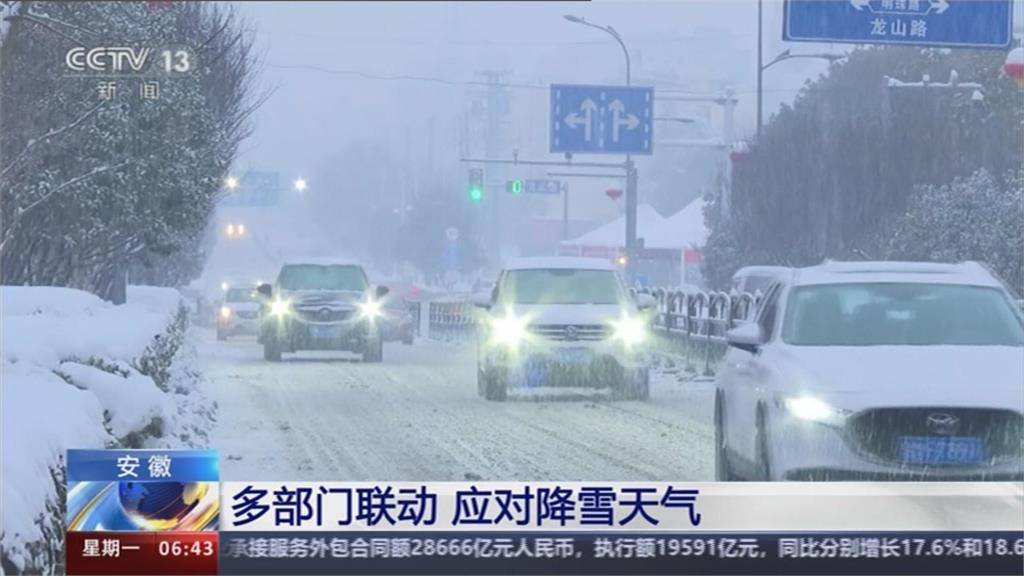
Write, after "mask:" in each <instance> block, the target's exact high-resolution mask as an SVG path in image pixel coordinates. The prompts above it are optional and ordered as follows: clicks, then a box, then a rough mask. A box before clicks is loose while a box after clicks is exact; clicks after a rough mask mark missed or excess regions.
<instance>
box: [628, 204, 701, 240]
mask: <svg viewBox="0 0 1024 576" xmlns="http://www.w3.org/2000/svg"><path fill="white" fill-rule="evenodd" d="M705 205H706V202H705V201H704V199H703V198H697V199H695V200H694V201H692V202H690V203H689V204H687V205H686V207H685V208H683V209H682V210H680V211H679V212H676V213H675V214H673V215H671V216H669V217H668V218H666V219H665V220H664V221H663V222H662V223H661V224H659V225H658V226H657V227H655V228H654V229H653V230H651V232H650V233H648V234H647V235H645V236H644V246H645V247H647V248H672V249H685V248H699V247H701V246H703V245H704V243H705V242H707V239H708V229H707V227H706V226H705V225H704V206H705Z"/></svg>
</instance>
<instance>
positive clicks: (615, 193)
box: [604, 188, 622, 200]
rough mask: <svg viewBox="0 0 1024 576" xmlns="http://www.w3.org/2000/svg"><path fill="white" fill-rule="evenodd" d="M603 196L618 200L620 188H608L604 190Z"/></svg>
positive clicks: (620, 192) (620, 193)
mask: <svg viewBox="0 0 1024 576" xmlns="http://www.w3.org/2000/svg"><path fill="white" fill-rule="evenodd" d="M604 193H605V196H608V197H609V198H611V199H612V200H618V199H619V197H621V196H622V188H609V189H607V190H605V191H604Z"/></svg>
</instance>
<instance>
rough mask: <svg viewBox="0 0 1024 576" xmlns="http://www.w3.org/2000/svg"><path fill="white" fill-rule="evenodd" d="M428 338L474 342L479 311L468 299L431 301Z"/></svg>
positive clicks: (428, 305)
mask: <svg viewBox="0 0 1024 576" xmlns="http://www.w3.org/2000/svg"><path fill="white" fill-rule="evenodd" d="M427 316H428V317H427V337H428V338H431V339H433V340H444V341H463V340H472V339H473V335H474V333H475V330H476V328H475V326H476V319H477V310H476V306H474V305H473V303H472V302H470V301H469V299H468V298H451V299H443V300H431V301H430V302H428V303H427Z"/></svg>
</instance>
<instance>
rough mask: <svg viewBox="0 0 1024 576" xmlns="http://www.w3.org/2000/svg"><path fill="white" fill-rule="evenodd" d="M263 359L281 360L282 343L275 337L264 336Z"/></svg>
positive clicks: (270, 360) (269, 360)
mask: <svg viewBox="0 0 1024 576" xmlns="http://www.w3.org/2000/svg"><path fill="white" fill-rule="evenodd" d="M263 359H264V360H267V361H268V362H280V361H281V344H280V343H279V342H278V341H277V340H276V339H274V338H264V340H263Z"/></svg>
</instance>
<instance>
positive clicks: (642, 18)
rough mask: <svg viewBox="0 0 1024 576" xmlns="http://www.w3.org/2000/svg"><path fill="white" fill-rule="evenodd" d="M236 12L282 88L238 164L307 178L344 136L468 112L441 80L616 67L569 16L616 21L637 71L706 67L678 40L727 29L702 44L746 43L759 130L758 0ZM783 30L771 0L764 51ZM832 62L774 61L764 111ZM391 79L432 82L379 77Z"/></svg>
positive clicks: (462, 89) (745, 88) (613, 54)
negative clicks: (655, 66) (649, 64)
mask: <svg viewBox="0 0 1024 576" xmlns="http://www.w3.org/2000/svg"><path fill="white" fill-rule="evenodd" d="M240 10H241V11H242V13H243V14H244V15H245V16H246V18H247V19H248V20H249V22H250V23H251V24H252V25H253V27H254V28H255V30H256V32H257V38H258V41H257V46H258V49H259V52H260V54H261V55H262V58H263V62H264V68H263V74H262V79H263V83H264V85H265V86H267V87H268V88H271V87H272V88H273V90H274V93H273V95H272V97H271V98H270V99H269V100H268V101H267V103H266V104H265V105H264V106H263V108H262V109H261V110H260V112H259V114H258V116H257V118H256V132H255V133H254V135H253V137H252V138H251V139H250V140H249V141H248V142H247V143H246V146H245V147H244V149H243V156H242V158H241V161H240V163H241V164H242V166H243V167H244V166H260V167H267V168H277V169H280V170H281V171H282V172H284V173H286V174H288V173H292V172H295V173H299V172H304V171H305V172H308V171H310V170H312V167H313V165H314V164H316V162H317V161H318V160H321V159H322V158H325V157H328V156H330V155H331V153H332V152H334V151H337V150H338V149H340V148H343V145H344V143H345V142H346V141H360V140H367V139H374V138H381V139H387V138H389V137H392V138H393V137H394V135H395V134H408V133H410V132H408V131H406V132H402V131H401V130H402V128H403V127H410V128H411V130H412V132H411V134H413V137H415V136H416V134H418V132H417V130H418V129H419V128H420V127H422V126H423V121H424V119H426V118H430V117H437V118H439V119H440V120H441V121H444V119H446V118H452V117H456V118H457V117H458V116H459V114H461V110H462V106H463V104H462V98H463V97H464V95H465V93H466V90H467V86H465V85H459V84H455V85H450V84H445V83H443V82H455V83H460V82H467V81H474V80H480V77H478V76H476V75H475V74H476V72H478V71H481V70H498V71H501V72H503V73H505V76H504V78H505V79H506V81H509V82H513V83H516V82H522V83H528V84H539V85H546V84H549V83H552V82H595V83H597V82H601V81H606V80H607V79H608V78H612V77H617V76H618V75H621V74H622V71H623V68H624V66H623V63H622V56H621V51H620V49H619V47H618V46H617V45H616V44H615V42H614V40H612V39H611V38H610V37H608V36H606V35H604V34H602V33H601V32H599V31H597V30H592V29H588V28H585V27H583V26H579V25H574V24H572V23H569V22H566V21H565V20H564V19H563V18H562V15H563V14H567V13H571V14H578V15H580V16H584V17H586V18H587V19H588V20H589V21H592V22H596V23H608V24H612V25H614V26H615V28H616V29H617V30H618V31H619V33H620V34H621V35H622V37H623V38H624V40H625V42H626V44H627V46H628V47H629V49H630V52H631V54H632V56H633V58H634V64H635V66H637V67H639V68H643V66H644V64H643V63H644V62H646V61H653V60H658V61H661V62H666V61H667V62H673V61H674V60H678V62H679V68H680V69H685V68H686V66H687V65H688V64H689V65H693V64H696V63H699V61H700V60H701V59H702V57H703V55H702V54H701V53H688V52H691V50H689V49H684V48H683V46H682V44H680V42H681V41H682V40H683V39H685V38H686V37H687V36H688V35H690V34H692V33H693V32H694V31H696V30H701V29H719V30H720V31H721V32H722V36H723V39H722V45H721V46H715V45H707V46H704V47H703V48H704V49H705V50H709V51H712V50H716V49H722V48H723V47H724V46H725V45H726V44H728V45H729V46H731V49H732V50H736V49H737V48H742V49H745V52H743V57H742V58H740V59H738V60H736V61H735V62H732V64H731V66H730V67H734V68H735V70H730V71H729V72H730V74H731V75H732V76H736V77H738V78H740V79H741V82H740V83H739V85H736V86H734V89H735V90H736V91H737V93H738V95H739V97H740V99H741V104H740V110H739V114H740V124H741V128H742V129H744V130H745V131H750V130H751V129H752V128H753V126H752V124H753V97H754V92H753V91H754V87H755V61H754V56H755V54H756V52H755V50H756V41H755V39H756V36H755V33H756V29H757V28H756V27H757V4H756V2H755V1H754V0H670V1H646V0H629V1H625V0H619V1H614V0H612V1H598V2H592V3H582V2H495V3H491V2H479V3H477V2H469V3H443V2H422V3H421V2H410V3H396V2H372V3H369V2H368V3H360V2H246V3H240ZM780 37H781V3H780V2H776V1H775V0H767V1H766V2H765V54H766V59H767V58H771V57H772V56H773V55H774V54H776V53H778V52H779V51H780V50H781V49H782V48H783V43H782V42H781V39H780ZM744 43H748V44H749V46H743V45H742V44H744ZM737 44H739V46H737ZM801 48H802V47H801ZM808 49H815V47H813V46H809V47H808ZM823 69H824V64H822V63H819V62H816V61H813V60H809V61H808V60H798V61H794V62H791V63H787V65H786V66H784V67H779V68H774V69H773V70H772V73H771V74H768V75H766V80H765V85H766V92H767V95H766V97H767V100H766V103H767V105H766V108H771V107H772V106H777V105H778V103H779V101H780V100H784V99H791V98H792V96H793V95H794V94H795V90H796V89H797V88H799V86H800V85H801V84H802V83H803V80H804V79H805V78H806V77H808V76H810V75H816V74H818V73H820V72H821V70H823ZM331 71H333V72H331ZM641 71H642V70H641ZM635 73H636V72H635ZM394 76H417V77H424V78H431V79H434V81H428V80H417V81H412V80H385V79H380V78H379V77H394ZM374 77H378V78H374ZM744 79H745V81H744ZM514 97H515V96H514V94H513V102H512V106H513V107H514V106H515V100H514ZM537 122H539V123H544V122H546V119H545V118H537ZM453 145H457V143H453Z"/></svg>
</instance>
